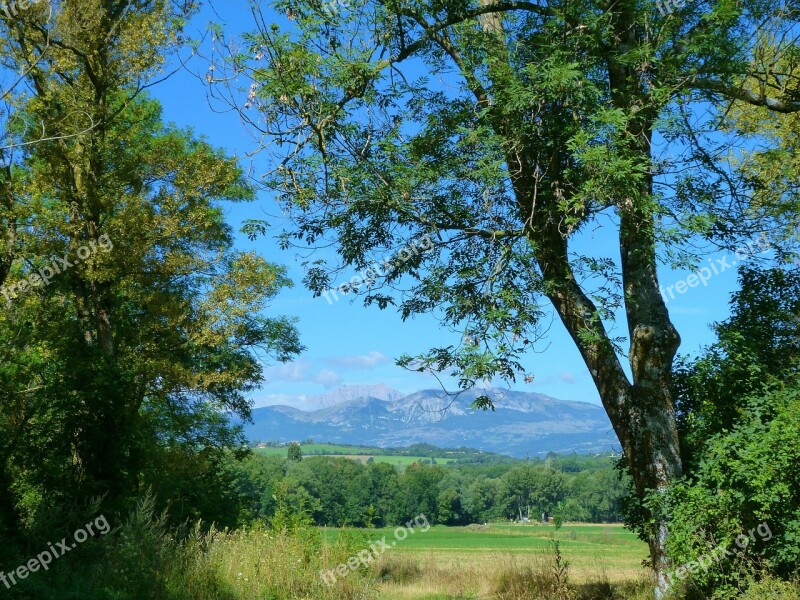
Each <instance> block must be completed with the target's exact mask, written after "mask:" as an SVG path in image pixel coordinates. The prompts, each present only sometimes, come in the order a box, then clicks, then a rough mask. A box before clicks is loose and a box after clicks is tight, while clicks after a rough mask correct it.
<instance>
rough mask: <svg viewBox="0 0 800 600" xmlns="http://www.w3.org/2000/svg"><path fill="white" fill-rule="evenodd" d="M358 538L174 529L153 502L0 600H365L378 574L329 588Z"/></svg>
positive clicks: (262, 529) (259, 529)
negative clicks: (328, 576)
mask: <svg viewBox="0 0 800 600" xmlns="http://www.w3.org/2000/svg"><path fill="white" fill-rule="evenodd" d="M359 538H360V536H357V535H353V534H350V535H342V536H339V537H338V538H337V540H336V541H335V542H331V543H327V542H325V541H324V540H322V538H321V536H320V534H319V533H318V532H317V531H316V530H315V529H311V528H306V527H302V526H299V527H295V528H288V527H284V528H281V529H276V528H273V527H269V526H267V525H263V524H256V525H254V526H252V527H250V528H247V529H241V530H237V531H218V530H216V529H215V528H214V527H211V528H204V527H202V525H200V524H198V525H195V526H193V527H191V528H188V527H185V528H182V529H180V530H177V531H175V530H170V529H169V528H168V527H167V525H166V518H165V516H163V515H158V514H156V513H155V512H154V503H153V501H152V499H149V498H148V499H145V500H143V501H142V502H140V503H139V505H138V507H137V509H136V510H135V511H134V513H133V514H132V515H131V516H130V517H129V519H128V520H127V521H126V522H125V523H124V524H123V525H122V526H121V527H119V528H118V529H116V530H114V531H112V532H111V533H109V534H108V535H107V536H105V537H104V538H102V539H97V540H90V541H89V542H87V543H86V544H85V548H81V549H80V550H79V551H75V552H74V553H70V555H68V556H65V557H63V558H61V559H57V560H56V561H55V562H54V563H53V566H52V568H51V569H50V571H48V572H46V573H41V572H40V573H35V574H31V576H30V577H28V578H27V579H26V580H25V581H24V582H20V585H18V586H16V587H15V588H14V589H13V590H10V591H7V590H2V592H4V593H3V595H2V597H3V598H6V597H8V598H14V599H15V600H17V599H20V600H21V599H26V600H27V599H31V600H34V599H35V600H56V599H57V600H73V599H74V600H253V599H259V600H288V599H295V598H296V599H306V598H307V599H314V600H316V599H320V600H362V599H363V600H367V599H371V598H375V597H376V594H375V581H376V579H375V577H374V576H373V574H372V573H371V572H370V571H367V570H365V569H361V570H354V571H352V572H350V573H349V574H348V575H347V576H346V577H341V578H338V580H337V581H336V583H335V584H333V585H331V586H330V587H329V586H327V585H326V584H325V583H324V582H323V581H322V579H321V577H320V570H326V571H327V570H329V569H333V568H335V567H336V566H337V565H339V564H343V563H346V562H347V559H348V558H349V557H351V556H353V555H355V554H357V552H358V551H359V550H361V549H362V548H363V547H364V545H365V543H364V542H363V540H361V539H359Z"/></svg>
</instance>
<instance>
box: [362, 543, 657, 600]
mask: <svg viewBox="0 0 800 600" xmlns="http://www.w3.org/2000/svg"><path fill="white" fill-rule="evenodd" d="M376 572H377V573H378V574H380V575H381V577H380V584H379V591H380V597H381V598H386V599H388V600H456V599H464V600H466V599H472V600H478V599H480V600H483V599H489V598H492V599H495V600H652V597H653V595H652V592H651V591H650V588H651V585H650V579H649V577H648V574H647V572H646V571H645V570H644V569H640V570H639V571H638V572H634V574H633V576H627V577H626V576H624V575H620V574H617V576H616V577H613V578H612V577H609V572H608V570H607V568H606V566H605V565H604V564H603V563H602V562H599V563H598V564H596V565H595V567H594V568H593V569H591V570H587V569H582V570H581V571H575V570H574V569H573V568H572V566H571V565H570V564H569V561H566V560H565V559H564V557H563V556H561V557H560V558H557V557H556V554H555V553H554V552H553V551H552V550H551V552H549V553H538V554H532V555H531V554H526V555H518V554H511V553H503V554H500V553H480V554H471V555H452V554H451V555H449V556H446V557H445V556H442V555H441V554H438V555H437V554H436V553H425V554H417V553H415V554H410V553H399V552H396V553H392V554H388V555H386V556H384V557H383V558H382V559H381V560H380V562H379V563H378V564H377V565H376ZM409 573H416V576H415V577H408V576H407V575H408V574H409Z"/></svg>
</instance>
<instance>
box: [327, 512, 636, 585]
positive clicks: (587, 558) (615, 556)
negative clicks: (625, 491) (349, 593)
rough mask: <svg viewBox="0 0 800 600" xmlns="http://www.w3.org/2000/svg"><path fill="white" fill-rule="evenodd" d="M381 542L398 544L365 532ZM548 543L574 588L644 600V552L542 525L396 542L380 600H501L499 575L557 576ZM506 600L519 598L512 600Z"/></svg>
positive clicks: (575, 529)
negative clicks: (600, 589) (591, 588)
mask: <svg viewBox="0 0 800 600" xmlns="http://www.w3.org/2000/svg"><path fill="white" fill-rule="evenodd" d="M336 535H337V532H335V531H328V532H326V537H327V538H328V539H329V540H333V539H335V538H336ZM383 536H385V539H386V542H387V544H391V542H392V541H396V540H395V537H394V529H381V530H374V531H371V532H369V538H370V539H371V540H379V539H381V538H382V537H383ZM553 540H558V542H559V546H560V549H561V552H562V555H563V556H562V559H563V561H565V562H562V563H561V565H562V566H563V565H564V564H566V565H567V567H566V571H565V574H566V575H567V577H568V578H569V581H570V582H571V583H572V584H574V585H575V586H579V587H580V586H584V587H586V586H589V585H593V586H595V587H603V588H605V589H606V590H607V591H608V592H609V594H611V590H612V589H616V590H617V593H616V596H617V597H620V598H634V597H637V596H638V597H647V594H646V593H644V592H645V591H646V590H647V589H648V587H649V586H648V584H647V581H646V577H647V571H646V570H645V569H644V568H643V567H642V561H643V560H644V559H645V558H646V556H647V546H646V545H645V544H644V543H642V542H640V541H639V540H638V539H636V537H635V536H634V535H633V534H631V533H630V532H629V531H627V530H626V529H624V528H623V527H622V526H618V525H565V526H564V527H562V528H561V529H560V530H556V529H555V527H553V526H545V525H520V526H515V525H489V526H470V527H432V528H430V529H429V530H428V531H421V530H420V531H417V532H416V533H414V534H413V535H409V536H408V537H407V538H406V539H405V540H403V541H396V545H395V546H394V547H393V548H392V549H391V550H388V551H386V552H385V553H384V554H383V556H382V557H381V558H380V560H379V561H378V563H377V565H376V569H377V571H378V575H379V579H380V583H379V584H378V591H379V595H380V597H381V598H387V599H390V600H391V599H396V600H412V599H413V600H423V599H424V600H450V599H456V598H462V599H466V598H472V599H477V598H502V597H503V596H501V595H499V594H498V586H499V585H500V583H499V579H498V578H502V577H501V576H502V575H503V574H505V576H506V577H509V578H511V579H524V578H525V577H529V578H530V577H536V578H540V577H542V576H544V577H547V576H548V574H549V573H551V572H552V571H553V570H554V569H555V568H557V565H556V564H555V558H554V555H553V550H554V546H553ZM524 585H526V586H530V584H529V583H525V584H524ZM505 597H509V598H512V597H513V598H516V597H519V596H518V595H517V594H515V593H513V592H511V593H509V594H508V595H507V596H505ZM531 597H535V596H531ZM589 597H591V595H589ZM597 597H601V596H599V595H598V596H597ZM607 597H613V596H611V595H609V596H607Z"/></svg>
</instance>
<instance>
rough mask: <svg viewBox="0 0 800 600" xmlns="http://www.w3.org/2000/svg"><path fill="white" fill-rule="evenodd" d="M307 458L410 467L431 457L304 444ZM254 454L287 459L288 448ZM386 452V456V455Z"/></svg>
mask: <svg viewBox="0 0 800 600" xmlns="http://www.w3.org/2000/svg"><path fill="white" fill-rule="evenodd" d="M300 449H301V450H302V452H303V456H304V457H305V458H308V457H311V456H337V457H340V458H348V459H351V460H359V461H361V462H366V461H367V460H368V459H370V458H372V459H373V460H374V461H375V462H381V463H387V464H390V465H400V466H408V465H410V464H412V463H415V462H422V461H430V460H431V457H430V456H407V455H405V454H401V453H397V454H390V453H391V452H392V451H391V450H382V449H377V448H370V447H365V446H339V445H336V444H303V445H301V446H300ZM253 451H254V452H257V453H259V454H263V455H265V456H280V457H284V458H285V457H286V454H287V452H288V448H287V447H285V446H283V447H279V448H254V449H253ZM384 452H385V453H386V454H384ZM434 460H435V461H436V464H439V465H446V464H451V463H454V462H455V461H456V459H454V458H434Z"/></svg>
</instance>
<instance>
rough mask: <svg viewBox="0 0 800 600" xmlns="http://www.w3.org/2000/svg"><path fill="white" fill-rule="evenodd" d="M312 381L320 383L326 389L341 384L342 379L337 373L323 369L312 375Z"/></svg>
mask: <svg viewBox="0 0 800 600" xmlns="http://www.w3.org/2000/svg"><path fill="white" fill-rule="evenodd" d="M313 381H314V382H315V383H321V384H322V385H324V386H325V387H326V388H331V387H334V386H337V385H339V384H340V383H342V378H341V377H340V376H339V374H338V373H334V372H333V371H331V370H330V369H323V370H322V371H320V372H319V373H317V374H316V375H314V378H313Z"/></svg>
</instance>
